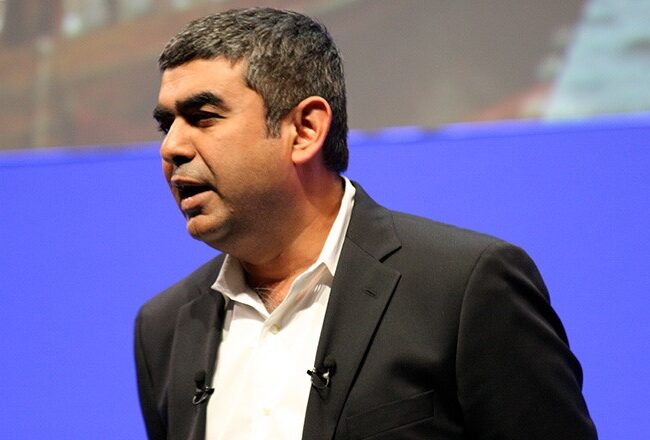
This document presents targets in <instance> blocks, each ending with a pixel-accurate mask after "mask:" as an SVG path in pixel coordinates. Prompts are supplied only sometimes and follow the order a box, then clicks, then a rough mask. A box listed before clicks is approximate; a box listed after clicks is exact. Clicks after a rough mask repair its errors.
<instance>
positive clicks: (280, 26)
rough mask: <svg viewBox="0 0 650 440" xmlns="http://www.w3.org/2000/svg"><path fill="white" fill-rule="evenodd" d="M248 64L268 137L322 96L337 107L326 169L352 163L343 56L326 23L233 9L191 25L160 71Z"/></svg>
mask: <svg viewBox="0 0 650 440" xmlns="http://www.w3.org/2000/svg"><path fill="white" fill-rule="evenodd" d="M216 57H224V58H225V59H227V60H230V61H239V60H242V59H243V60H245V61H246V63H247V67H246V69H247V70H246V74H245V78H244V79H245V81H246V84H247V86H248V87H250V88H251V89H253V90H255V91H256V92H257V93H259V94H260V95H261V97H262V99H263V100H264V105H265V107H266V125H267V129H268V131H269V133H270V134H271V135H273V136H277V135H279V129H280V120H281V119H282V118H283V117H284V116H286V115H287V114H288V113H289V112H290V111H291V110H292V109H293V108H294V107H295V106H296V105H297V104H298V103H300V101H302V100H303V99H305V98H307V97H309V96H320V97H322V98H324V99H325V100H327V102H328V103H329V105H330V107H331V108H332V122H331V124H330V129H329V133H328V134H327V137H326V139H325V142H324V144H323V157H324V160H325V165H326V166H327V168H328V169H330V170H331V171H334V172H337V173H340V172H342V171H344V170H345V169H346V168H347V165H348V147H347V131H348V124H347V110H346V98H345V80H344V76H343V62H342V61H341V55H340V53H339V51H338V49H337V48H336V45H335V44H334V41H333V40H332V37H331V36H330V35H329V33H328V32H327V29H326V28H325V26H323V25H322V24H320V23H318V22H316V21H315V20H313V19H312V18H310V17H307V16H305V15H302V14H299V13H297V12H292V11H282V10H277V9H271V8H251V9H233V10H229V11H226V12H219V13H216V14H211V15H208V16H206V17H202V18H199V19H197V20H194V21H192V22H190V23H189V24H188V25H187V26H186V27H185V28H184V29H183V30H182V31H181V32H179V33H178V34H177V35H176V36H174V37H173V38H172V39H171V40H170V41H169V42H168V43H167V45H166V46H165V48H164V49H163V52H162V54H161V55H160V57H159V58H158V66H159V67H160V70H161V71H164V70H165V69H170V68H173V67H177V66H180V65H182V64H185V63H188V62H190V61H192V60H195V59H212V58H216Z"/></svg>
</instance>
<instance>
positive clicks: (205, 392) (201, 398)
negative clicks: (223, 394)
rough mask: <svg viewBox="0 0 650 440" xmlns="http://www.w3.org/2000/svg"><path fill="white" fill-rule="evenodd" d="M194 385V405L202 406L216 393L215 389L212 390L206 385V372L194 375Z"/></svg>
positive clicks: (198, 372)
mask: <svg viewBox="0 0 650 440" xmlns="http://www.w3.org/2000/svg"><path fill="white" fill-rule="evenodd" d="M194 384H195V385H196V389H195V390H194V397H192V404H193V405H200V404H202V403H203V402H205V401H206V400H208V399H209V398H210V395H211V394H212V393H214V388H211V387H209V386H207V385H206V384H205V371H203V370H202V371H197V372H196V375H194Z"/></svg>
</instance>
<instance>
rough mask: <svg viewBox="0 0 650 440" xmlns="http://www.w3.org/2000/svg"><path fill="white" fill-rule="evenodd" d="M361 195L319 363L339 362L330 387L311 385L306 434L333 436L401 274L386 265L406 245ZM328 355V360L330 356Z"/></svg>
mask: <svg viewBox="0 0 650 440" xmlns="http://www.w3.org/2000/svg"><path fill="white" fill-rule="evenodd" d="M355 186H356V188H357V194H356V196H355V205H354V209H353V211H352V218H351V220H350V226H349V227H348V232H347V235H346V240H345V243H344V245H343V250H342V252H341V257H340V259H339V265H338V269H337V272H336V274H335V276H334V284H333V286H332V292H331V294H330V300H329V303H328V306H327V312H326V314H325V320H324V322H323V329H322V330H321V337H320V341H319V344H318V350H317V353H316V362H315V366H316V367H319V366H322V365H323V364H324V363H325V364H326V365H327V364H330V365H331V364H332V363H333V364H335V366H334V367H330V368H332V369H333V371H332V372H330V375H331V381H330V384H329V386H328V387H327V388H324V389H318V388H316V387H312V389H311V392H310V395H309V401H308V404H307V413H306V416H305V424H304V428H303V438H305V439H312V438H332V437H333V435H334V431H335V429H336V426H337V424H338V419H339V417H340V414H341V412H342V410H343V406H344V404H345V401H346V399H347V396H348V394H349V391H350V389H351V387H352V384H353V381H354V377H356V373H357V370H358V369H359V367H360V365H361V362H362V359H363V357H364V355H365V353H366V351H367V349H368V346H369V345H370V343H371V341H372V337H373V334H374V332H375V329H376V327H377V325H378V324H379V322H380V320H381V317H382V315H383V312H384V310H385V308H386V305H387V304H388V301H389V300H390V297H391V296H392V293H393V291H394V290H395V287H396V286H397V283H398V281H399V279H400V274H399V272H397V271H396V270H394V269H392V268H390V267H388V266H386V265H384V264H382V261H383V259H384V258H386V257H387V256H388V255H389V254H391V253H393V252H395V251H396V250H397V249H399V248H400V247H401V243H400V241H399V239H398V237H397V234H396V232H395V228H394V225H393V220H392V216H391V214H390V212H389V211H387V210H386V209H384V208H382V207H381V206H379V205H378V204H376V203H375V202H374V201H373V200H372V199H371V198H370V197H369V196H368V195H367V194H366V193H365V192H364V191H363V189H361V187H359V186H358V185H356V184H355ZM326 359H327V361H326Z"/></svg>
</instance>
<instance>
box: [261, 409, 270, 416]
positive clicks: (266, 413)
mask: <svg viewBox="0 0 650 440" xmlns="http://www.w3.org/2000/svg"><path fill="white" fill-rule="evenodd" d="M262 414H264V415H265V416H270V415H271V410H270V409H269V408H262Z"/></svg>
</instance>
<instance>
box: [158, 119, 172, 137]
mask: <svg viewBox="0 0 650 440" xmlns="http://www.w3.org/2000/svg"><path fill="white" fill-rule="evenodd" d="M169 127H171V124H169V123H167V122H159V123H158V131H159V132H161V133H162V134H167V133H169Z"/></svg>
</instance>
